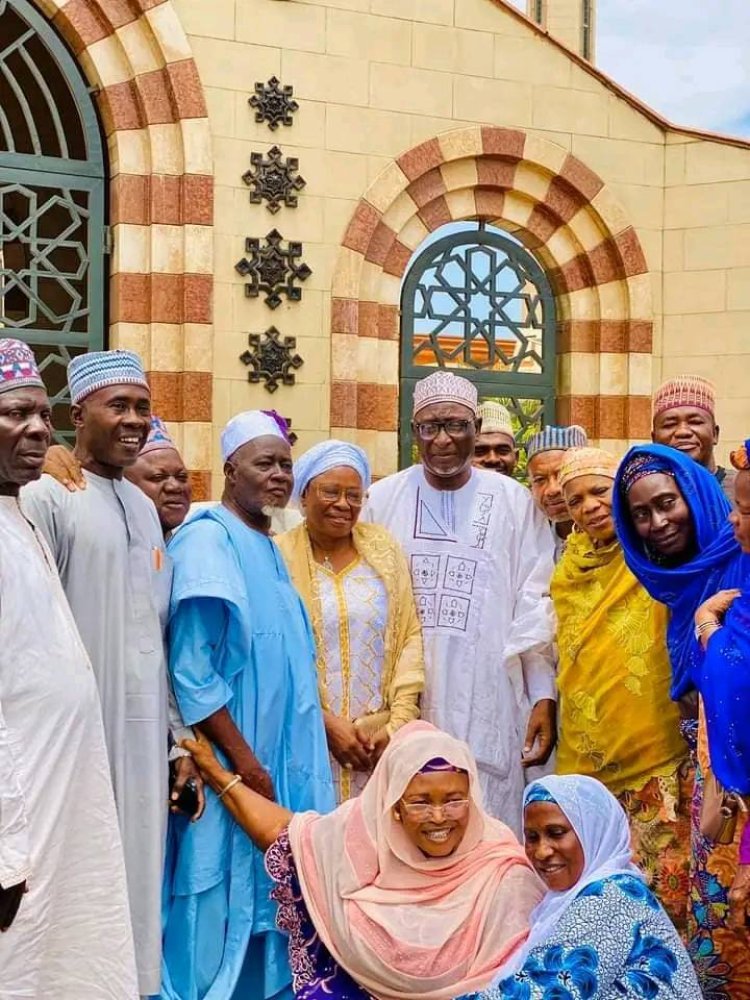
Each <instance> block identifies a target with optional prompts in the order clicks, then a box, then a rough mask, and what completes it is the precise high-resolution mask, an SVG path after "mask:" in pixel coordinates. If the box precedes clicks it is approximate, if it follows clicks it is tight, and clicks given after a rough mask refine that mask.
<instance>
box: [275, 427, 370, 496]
mask: <svg viewBox="0 0 750 1000" xmlns="http://www.w3.org/2000/svg"><path fill="white" fill-rule="evenodd" d="M341 466H345V467H346V468H347V469H354V471H355V472H357V473H358V474H359V478H360V479H361V480H362V489H363V490H364V491H365V492H366V491H367V490H369V488H370V482H371V476H370V463H369V462H368V461H367V455H366V454H365V452H364V451H363V450H362V449H361V448H360V447H359V446H358V445H356V444H350V443H349V442H348V441H336V440H335V439H334V440H331V441H321V442H320V444H314V445H313V446H312V448H310V449H309V450H308V451H306V452H305V454H304V455H302V456H301V457H300V458H298V459H297V461H296V462H295V463H294V492H293V493H292V501H293V502H295V503H299V501H300V498H301V496H302V494H303V493H304V492H305V490H306V489H307V487H308V486H309V485H310V482H311V480H313V479H315V477H316V476H322V475H323V473H324V472H329V471H330V470H331V469H338V468H340V467H341Z"/></svg>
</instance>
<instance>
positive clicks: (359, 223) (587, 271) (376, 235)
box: [331, 126, 653, 475]
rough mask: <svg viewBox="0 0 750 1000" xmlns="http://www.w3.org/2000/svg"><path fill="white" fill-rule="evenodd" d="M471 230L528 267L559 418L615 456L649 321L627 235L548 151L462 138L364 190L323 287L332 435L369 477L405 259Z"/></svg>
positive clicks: (636, 421) (634, 248) (382, 424)
mask: <svg viewBox="0 0 750 1000" xmlns="http://www.w3.org/2000/svg"><path fill="white" fill-rule="evenodd" d="M468 219H483V220H485V221H487V222H488V223H492V224H493V225H496V226H498V227H499V228H501V229H505V230H507V231H509V232H512V233H513V234H514V235H515V236H516V237H517V238H518V239H520V240H521V241H522V242H523V243H524V244H525V245H526V246H527V247H528V248H529V249H530V250H532V251H533V252H534V253H535V255H536V256H537V257H538V258H539V260H540V261H541V262H542V264H543V265H544V266H545V268H546V270H547V274H548V277H549V279H550V282H551V284H552V287H553V289H554V292H555V300H556V309H557V315H558V344H557V349H558V358H559V377H558V387H557V403H558V413H557V417H558V420H560V421H563V422H574V423H579V424H582V425H583V426H585V427H586V429H587V430H588V432H589V433H590V435H591V437H592V438H593V439H595V440H599V441H600V442H601V443H602V444H603V445H604V446H609V447H611V448H622V447H623V446H624V444H625V442H626V441H627V440H628V439H633V438H639V437H640V438H643V437H644V436H647V435H648V433H649V425H650V401H651V349H652V330H653V312H652V305H651V291H650V277H649V275H648V267H647V264H646V259H645V256H644V253H643V250H642V248H641V245H640V241H639V239H638V236H637V234H636V232H635V230H634V229H633V227H632V225H631V224H630V222H629V220H628V218H627V216H626V214H625V212H624V211H623V209H622V208H621V206H620V205H619V203H618V202H617V200H616V199H615V197H614V196H613V195H612V193H611V192H610V191H609V190H608V189H607V187H606V186H605V184H604V182H603V181H602V180H601V178H600V177H598V176H597V175H596V174H595V173H594V172H593V171H591V170H590V169H589V168H588V167H587V166H586V165H585V164H583V163H582V162H581V161H580V160H578V159H576V158H575V157H574V156H572V155H571V154H569V153H568V152H567V150H565V149H563V148H562V147H561V146H558V145H557V144H556V143H553V142H549V141H547V140H544V139H540V138H538V137H536V136H532V135H527V134H526V133H525V132H522V131H519V130H515V129H503V128H495V127H480V126H476V127H471V128H466V129H459V130H456V131H452V132H447V133H444V134H443V135H440V136H438V137H436V138H434V139H430V140H429V141H427V142H425V143H422V144H421V145H419V146H417V147H415V148H414V149H411V150H409V151H407V152H406V153H404V154H403V155H402V156H400V157H399V158H398V160H396V161H394V162H393V163H391V164H390V165H389V166H388V167H386V168H385V170H384V171H383V172H382V173H381V174H380V176H379V177H377V178H376V180H375V181H374V182H373V184H372V185H371V186H370V188H369V190H368V191H367V193H366V194H365V196H364V198H363V199H362V200H361V201H360V203H359V205H358V207H357V209H356V211H355V213H354V215H353V217H352V219H351V222H350V223H349V226H348V228H347V231H346V233H345V235H344V239H343V245H342V247H341V249H340V251H339V256H338V260H337V264H336V268H335V271H334V277H333V287H332V294H333V303H332V320H331V335H332V359H333V360H332V373H331V375H332V384H331V433H332V434H333V435H337V436H341V437H347V438H350V439H353V440H357V441H359V442H360V443H361V444H363V445H364V446H366V447H367V448H368V450H369V451H370V454H371V455H373V456H374V458H375V463H374V464H375V473H376V474H377V475H386V474H388V473H389V472H392V471H394V469H395V467H396V455H397V430H398V384H399V294H400V286H401V278H402V276H403V274H404V272H405V270H406V267H407V265H408V262H409V260H410V258H411V255H412V253H413V252H414V250H416V249H417V247H419V245H420V244H421V243H422V241H423V240H424V239H425V237H426V236H427V235H428V234H429V233H430V232H432V231H434V230H435V229H437V228H439V227H440V226H442V225H445V224H446V223H449V222H452V221H459V220H468Z"/></svg>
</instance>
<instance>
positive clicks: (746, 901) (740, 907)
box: [727, 865, 750, 946]
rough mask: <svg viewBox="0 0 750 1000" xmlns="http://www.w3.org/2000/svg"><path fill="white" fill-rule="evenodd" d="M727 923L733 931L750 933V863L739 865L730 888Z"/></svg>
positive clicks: (749, 944)
mask: <svg viewBox="0 0 750 1000" xmlns="http://www.w3.org/2000/svg"><path fill="white" fill-rule="evenodd" d="M727 924H728V926H729V927H731V928H732V930H733V931H743V932H744V933H745V934H749V935H750V865H739V866H738V868H737V874H736V875H735V876H734V882H732V888H731V889H730V890H729V916H728V918H727ZM748 946H750V941H749V942H748Z"/></svg>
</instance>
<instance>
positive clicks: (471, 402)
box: [413, 368, 477, 416]
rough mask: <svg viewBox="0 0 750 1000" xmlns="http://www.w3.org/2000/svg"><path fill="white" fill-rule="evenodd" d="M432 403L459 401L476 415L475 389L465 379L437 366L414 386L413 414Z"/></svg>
mask: <svg viewBox="0 0 750 1000" xmlns="http://www.w3.org/2000/svg"><path fill="white" fill-rule="evenodd" d="M432 403H461V405H462V406H467V407H468V408H469V409H470V410H471V412H472V413H473V414H474V416H476V415H477V390H476V387H475V386H474V385H472V383H471V382H470V381H469V380H468V379H467V378H461V376H460V375H454V374H453V372H448V371H445V369H443V368H439V369H438V370H437V371H436V372H433V373H432V374H431V375H428V376H427V378H423V379H420V380H419V382H417V384H416V385H415V386H414V411H413V412H414V416H416V415H417V414H418V413H419V411H420V410H423V409H424V408H425V406H430V404H432Z"/></svg>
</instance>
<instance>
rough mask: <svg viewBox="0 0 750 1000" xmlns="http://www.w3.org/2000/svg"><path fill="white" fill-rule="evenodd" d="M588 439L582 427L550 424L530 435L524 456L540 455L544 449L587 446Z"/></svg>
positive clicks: (563, 449) (561, 449)
mask: <svg viewBox="0 0 750 1000" xmlns="http://www.w3.org/2000/svg"><path fill="white" fill-rule="evenodd" d="M588 443H589V439H588V436H587V434H586V431H585V430H584V429H583V427H579V426H578V424H571V425H570V427H555V426H554V425H552V424H550V425H549V426H547V427H544V428H543V429H542V430H540V431H538V432H537V433H536V434H534V435H532V437H530V438H529V440H528V441H527V442H526V457H527V459H532V458H533V457H534V455H541V454H542V452H545V451H569V450H570V449H571V448H586V447H588Z"/></svg>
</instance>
